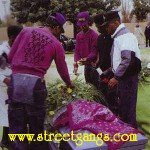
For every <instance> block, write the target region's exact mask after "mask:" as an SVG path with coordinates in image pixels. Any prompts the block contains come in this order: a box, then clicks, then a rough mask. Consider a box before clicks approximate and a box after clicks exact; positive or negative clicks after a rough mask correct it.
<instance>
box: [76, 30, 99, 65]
mask: <svg viewBox="0 0 150 150" xmlns="http://www.w3.org/2000/svg"><path fill="white" fill-rule="evenodd" d="M97 38H98V34H97V33H96V32H95V31H94V30H92V29H89V31H88V32H87V33H84V32H83V31H81V32H79V33H78V34H77V37H76V47H75V53H74V61H75V62H77V61H79V60H80V59H81V58H85V57H86V58H87V59H88V60H89V61H93V60H94V59H95V58H96V55H97Z"/></svg>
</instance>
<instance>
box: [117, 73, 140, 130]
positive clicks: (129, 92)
mask: <svg viewBox="0 0 150 150" xmlns="http://www.w3.org/2000/svg"><path fill="white" fill-rule="evenodd" d="M137 90H138V75H134V76H129V77H127V78H125V79H122V80H121V81H120V82H119V86H118V91H119V93H118V94H119V95H118V96H119V116H120V119H121V120H122V121H124V122H125V123H128V124H130V125H131V126H133V127H135V128H137V122H136V103H137Z"/></svg>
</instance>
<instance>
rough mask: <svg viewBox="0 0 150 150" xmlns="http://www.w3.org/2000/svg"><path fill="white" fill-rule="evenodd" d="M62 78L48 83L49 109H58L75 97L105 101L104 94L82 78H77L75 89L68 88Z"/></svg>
mask: <svg viewBox="0 0 150 150" xmlns="http://www.w3.org/2000/svg"><path fill="white" fill-rule="evenodd" d="M62 83H63V82H62V81H61V80H57V81H56V82H55V83H51V84H49V85H48V87H47V89H48V98H47V108H48V110H57V109H59V108H61V107H62V106H64V105H66V104H68V103H69V102H71V101H73V100H75V99H86V100H89V101H93V100H95V101H97V102H99V103H103V104H104V103H105V99H104V97H103V95H102V94H101V93H100V92H99V91H97V90H96V89H95V88H94V87H93V86H92V85H89V84H85V83H83V82H82V81H80V80H75V81H74V82H73V83H74V86H75V88H74V89H73V90H71V89H68V88H67V87H66V86H64V85H63V84H62Z"/></svg>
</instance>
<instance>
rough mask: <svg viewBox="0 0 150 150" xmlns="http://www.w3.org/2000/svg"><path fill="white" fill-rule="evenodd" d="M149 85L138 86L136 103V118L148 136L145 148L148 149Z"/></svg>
mask: <svg viewBox="0 0 150 150" xmlns="http://www.w3.org/2000/svg"><path fill="white" fill-rule="evenodd" d="M149 109H150V85H144V86H140V87H139V92H138V103H137V120H138V122H139V124H140V125H141V127H142V129H143V131H144V133H145V134H146V136H147V137H148V138H149V143H148V145H147V148H146V150H150V111H149Z"/></svg>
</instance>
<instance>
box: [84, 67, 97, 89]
mask: <svg viewBox="0 0 150 150" xmlns="http://www.w3.org/2000/svg"><path fill="white" fill-rule="evenodd" d="M84 76H85V81H86V82H87V83H90V84H92V85H94V86H95V87H96V88H97V89H99V73H98V72H97V70H96V69H95V68H94V67H92V66H85V68H84Z"/></svg>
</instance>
